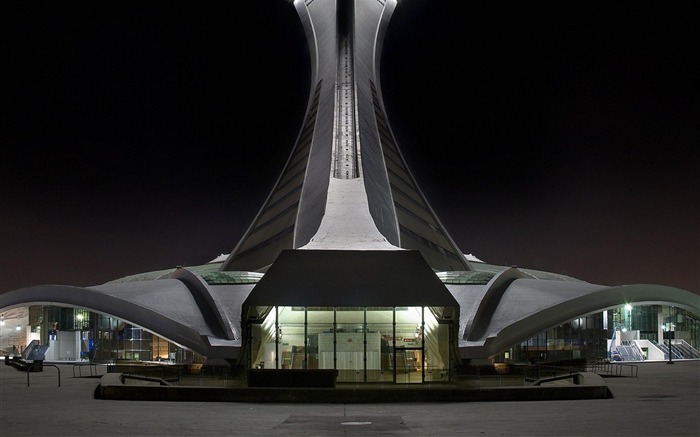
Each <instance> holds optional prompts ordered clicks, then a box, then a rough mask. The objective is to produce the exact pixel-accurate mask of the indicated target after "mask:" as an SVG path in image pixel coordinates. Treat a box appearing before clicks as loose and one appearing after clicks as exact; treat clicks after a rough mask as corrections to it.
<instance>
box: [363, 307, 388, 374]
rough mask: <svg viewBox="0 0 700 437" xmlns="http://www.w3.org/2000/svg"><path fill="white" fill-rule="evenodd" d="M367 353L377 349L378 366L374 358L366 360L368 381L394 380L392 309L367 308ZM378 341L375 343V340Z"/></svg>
mask: <svg viewBox="0 0 700 437" xmlns="http://www.w3.org/2000/svg"><path fill="white" fill-rule="evenodd" d="M367 334H368V335H367V353H368V354H370V353H373V352H372V351H375V350H378V351H379V363H378V368H377V367H372V366H373V365H374V366H376V363H375V361H374V360H369V359H368V360H367V363H368V367H367V381H368V382H392V381H393V380H394V376H393V375H394V367H393V366H394V359H393V337H394V310H393V308H391V307H388V308H367ZM376 341H378V342H379V344H378V345H377V344H376V343H375V342H376Z"/></svg>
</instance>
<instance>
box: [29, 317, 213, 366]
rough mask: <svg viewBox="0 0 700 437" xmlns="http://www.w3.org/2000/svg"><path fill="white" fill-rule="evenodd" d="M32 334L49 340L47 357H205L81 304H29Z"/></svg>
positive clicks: (170, 360)
mask: <svg viewBox="0 0 700 437" xmlns="http://www.w3.org/2000/svg"><path fill="white" fill-rule="evenodd" d="M29 325H30V327H31V332H32V336H33V337H35V338H36V339H38V340H40V341H41V343H42V344H49V345H50V347H49V349H48V350H47V351H46V359H47V360H56V361H79V360H87V361H91V362H95V363H117V362H119V361H140V362H148V361H157V362H168V363H178V364H197V363H199V364H201V363H203V362H204V359H205V357H203V356H202V355H200V354H197V353H196V352H192V351H190V350H188V349H185V348H183V347H180V346H178V345H176V344H174V343H172V342H170V341H168V340H166V339H164V338H162V337H159V336H157V335H156V334H153V333H151V332H149V331H146V330H145V329H143V328H141V327H139V326H135V325H131V324H129V323H128V322H126V321H124V320H121V319H118V318H116V317H112V316H109V315H106V314H100V313H94V312H91V311H89V310H87V309H83V308H68V307H59V306H32V307H30V308H29Z"/></svg>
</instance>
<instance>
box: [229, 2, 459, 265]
mask: <svg viewBox="0 0 700 437" xmlns="http://www.w3.org/2000/svg"><path fill="white" fill-rule="evenodd" d="M294 5H295V7H296V10H297V13H298V15H299V18H300V19H301V23H302V25H303V28H304V31H305V33H306V37H307V41H308V44H309V51H310V60H311V85H312V86H311V92H310V96H309V102H308V106H307V110H306V115H305V118H304V124H303V126H302V128H301V130H300V133H299V136H298V138H297V141H296V144H295V146H294V149H293V150H292V153H291V155H290V157H289V159H288V161H287V163H286V165H285V168H284V170H283V171H282V174H281V175H280V178H279V179H278V181H277V183H276V184H275V186H274V188H273V190H272V191H271V193H270V195H269V196H268V198H267V200H266V201H265V203H264V205H263V207H262V209H261V210H260V212H259V213H258V215H257V216H256V218H255V219H254V221H253V223H252V225H251V226H250V228H249V229H248V230H247V232H246V233H245V235H244V236H243V238H242V239H241V241H240V242H239V243H238V245H237V246H236V248H235V249H234V251H233V252H232V253H231V255H230V256H229V258H228V259H227V260H226V262H225V263H224V264H223V266H222V269H223V270H249V271H264V270H265V269H266V268H267V267H269V266H270V265H271V264H272V262H273V261H274V260H275V259H276V257H277V256H278V255H279V253H280V252H281V251H282V250H284V249H340V250H343V249H347V250H401V249H414V250H420V252H421V254H422V255H423V257H424V258H425V259H426V260H427V261H428V263H429V264H430V266H431V267H432V268H433V269H434V270H438V271H446V270H471V267H470V265H469V263H468V261H467V260H466V258H465V257H464V255H463V254H462V253H461V251H460V250H459V248H458V247H457V245H456V244H455V243H454V241H453V240H452V238H451V237H450V236H449V234H448V233H447V232H446V231H445V229H444V227H443V226H442V224H441V223H440V221H439V220H438V218H437V216H436V215H435V213H434V212H433V210H432V208H431V207H430V206H429V204H428V202H427V200H426V199H425V197H424V196H423V194H422V193H421V191H420V190H419V188H418V185H417V184H416V181H415V179H414V178H413V176H412V175H411V173H410V171H409V170H408V167H407V165H406V163H405V160H404V159H403V156H402V155H401V152H400V151H399V149H398V147H397V145H396V141H395V139H394V135H393V133H392V131H391V128H390V126H389V122H388V119H387V116H386V112H385V110H384V104H383V101H382V95H381V89H380V87H379V84H380V77H379V73H380V72H379V66H380V59H381V52H382V44H383V40H384V37H385V34H386V31H387V28H388V25H389V21H390V18H391V15H392V13H393V12H394V9H395V7H396V0H386V1H385V0H296V1H295V2H294Z"/></svg>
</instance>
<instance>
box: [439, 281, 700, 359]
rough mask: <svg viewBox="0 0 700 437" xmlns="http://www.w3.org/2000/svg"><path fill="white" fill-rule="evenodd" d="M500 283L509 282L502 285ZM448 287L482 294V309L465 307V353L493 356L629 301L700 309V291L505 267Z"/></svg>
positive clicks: (458, 294) (462, 333) (462, 331)
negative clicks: (529, 273) (527, 273)
mask: <svg viewBox="0 0 700 437" xmlns="http://www.w3.org/2000/svg"><path fill="white" fill-rule="evenodd" d="M502 276H509V277H510V279H511V280H510V281H508V278H503V277H502ZM499 277H500V278H499ZM499 282H500V283H501V284H503V283H507V285H506V286H505V287H501V288H499V287H498V286H497V284H498V283H499ZM494 285H495V286H494ZM448 288H449V289H450V291H451V292H452V293H453V294H455V297H456V299H457V300H458V301H460V303H461V302H462V301H464V300H465V298H464V297H463V296H461V295H469V296H472V297H474V296H475V295H476V296H479V300H477V302H479V304H478V305H475V306H476V307H477V310H474V309H472V311H469V312H466V314H465V312H464V311H463V312H462V317H463V319H462V320H460V340H459V349H460V355H461V356H462V358H487V357H490V356H492V355H494V354H497V353H499V352H501V351H503V350H504V349H506V348H508V347H510V346H511V345H513V344H514V343H518V342H520V341H523V340H525V339H528V338H530V337H532V336H533V335H535V334H537V333H538V332H541V331H543V330H545V329H548V328H551V327H553V326H556V325H558V324H561V323H563V322H568V321H569V320H572V319H575V318H577V317H582V316H584V315H588V314H592V313H596V312H600V311H603V310H606V309H610V308H614V307H618V306H620V305H623V304H626V303H634V304H647V305H653V304H657V305H674V306H677V307H680V308H683V309H685V310H688V311H691V312H694V313H696V314H698V313H700V296H698V295H696V294H694V293H691V292H689V291H686V290H681V289H678V288H673V287H667V286H663V285H653V284H636V285H625V286H618V287H608V286H604V285H596V284H589V283H585V282H564V281H555V280H538V279H530V278H527V277H524V276H523V277H517V275H516V274H515V273H514V272H512V271H505V272H503V273H502V274H501V275H498V276H497V277H495V278H494V279H492V280H491V281H490V282H489V284H488V285H486V286H483V288H481V289H479V288H478V287H474V286H458V285H452V286H448ZM480 310H481V311H480Z"/></svg>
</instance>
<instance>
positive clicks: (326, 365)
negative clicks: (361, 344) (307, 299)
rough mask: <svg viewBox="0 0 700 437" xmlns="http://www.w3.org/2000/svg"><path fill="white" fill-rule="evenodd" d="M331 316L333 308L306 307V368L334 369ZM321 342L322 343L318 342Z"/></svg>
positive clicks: (333, 338) (333, 339)
mask: <svg viewBox="0 0 700 437" xmlns="http://www.w3.org/2000/svg"><path fill="white" fill-rule="evenodd" d="M333 318H334V311H333V308H319V307H310V308H307V311H306V321H307V336H308V341H307V352H308V353H307V357H308V358H307V360H308V363H307V368H309V369H335V361H334V359H333V357H334V352H333V351H334V348H335V337H334V335H333V326H334V325H333ZM321 342H323V345H321V344H320V343H321ZM320 350H321V351H323V359H321V355H320V354H321V352H320Z"/></svg>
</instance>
